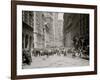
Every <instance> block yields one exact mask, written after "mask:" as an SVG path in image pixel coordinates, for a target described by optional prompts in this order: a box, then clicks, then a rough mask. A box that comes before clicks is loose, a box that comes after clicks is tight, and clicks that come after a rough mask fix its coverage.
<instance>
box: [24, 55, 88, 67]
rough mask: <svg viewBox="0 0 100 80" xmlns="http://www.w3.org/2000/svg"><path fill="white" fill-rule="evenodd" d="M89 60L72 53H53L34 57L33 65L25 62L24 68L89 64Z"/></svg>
mask: <svg viewBox="0 0 100 80" xmlns="http://www.w3.org/2000/svg"><path fill="white" fill-rule="evenodd" d="M88 65H89V60H86V59H82V58H80V57H72V56H71V55H69V54H68V55H67V56H63V55H61V56H59V55H56V54H55V55H51V56H49V57H47V56H38V57H34V56H33V57H32V63H31V65H27V64H23V66H22V68H23V69H33V68H45V67H46V68H47V67H75V66H88Z"/></svg>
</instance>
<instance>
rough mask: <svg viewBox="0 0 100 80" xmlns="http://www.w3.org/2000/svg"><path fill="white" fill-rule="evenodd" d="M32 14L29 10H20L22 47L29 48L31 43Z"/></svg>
mask: <svg viewBox="0 0 100 80" xmlns="http://www.w3.org/2000/svg"><path fill="white" fill-rule="evenodd" d="M33 18H34V14H33V12H31V11H22V48H23V49H24V50H30V49H31V48H32V46H33V45H32V43H33V25H34V19H33Z"/></svg>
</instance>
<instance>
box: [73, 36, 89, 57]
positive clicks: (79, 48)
mask: <svg viewBox="0 0 100 80" xmlns="http://www.w3.org/2000/svg"><path fill="white" fill-rule="evenodd" d="M73 47H74V49H73V56H75V54H76V53H78V54H79V55H80V57H81V56H82V55H88V56H89V37H88V36H84V37H83V36H80V37H78V36H74V37H73Z"/></svg>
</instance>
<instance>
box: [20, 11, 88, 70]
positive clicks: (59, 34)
mask: <svg viewBox="0 0 100 80" xmlns="http://www.w3.org/2000/svg"><path fill="white" fill-rule="evenodd" d="M88 65H89V14H79V13H61V12H41V11H22V68H23V69H27V68H28V69H34V68H46V67H48V68H51V67H75V66H88Z"/></svg>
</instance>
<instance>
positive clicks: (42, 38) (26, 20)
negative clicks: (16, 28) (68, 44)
mask: <svg viewBox="0 0 100 80" xmlns="http://www.w3.org/2000/svg"><path fill="white" fill-rule="evenodd" d="M22 15H23V16H22V23H23V25H22V45H23V49H28V50H29V49H32V48H51V47H63V20H64V19H63V13H56V12H55V13H54V12H39V11H23V12H22Z"/></svg>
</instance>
